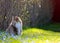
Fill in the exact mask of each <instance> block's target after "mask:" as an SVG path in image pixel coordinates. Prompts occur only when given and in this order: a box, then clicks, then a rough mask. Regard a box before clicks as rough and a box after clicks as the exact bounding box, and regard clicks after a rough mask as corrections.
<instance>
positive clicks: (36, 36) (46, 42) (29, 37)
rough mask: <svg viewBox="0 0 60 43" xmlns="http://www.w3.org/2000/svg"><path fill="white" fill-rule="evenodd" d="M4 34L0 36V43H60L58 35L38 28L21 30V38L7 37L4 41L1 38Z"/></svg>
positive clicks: (59, 34)
mask: <svg viewBox="0 0 60 43" xmlns="http://www.w3.org/2000/svg"><path fill="white" fill-rule="evenodd" d="M4 35H5V32H3V34H1V35H0V43H60V33H59V32H53V31H49V30H43V29H38V28H28V29H26V30H23V32H22V36H17V37H16V38H13V37H11V36H7V37H6V38H5V40H3V39H2V37H3V36H4Z"/></svg>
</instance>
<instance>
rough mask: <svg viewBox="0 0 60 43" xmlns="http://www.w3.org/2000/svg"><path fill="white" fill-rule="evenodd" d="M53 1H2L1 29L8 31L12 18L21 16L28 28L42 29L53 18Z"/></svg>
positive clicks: (0, 13)
mask: <svg viewBox="0 0 60 43" xmlns="http://www.w3.org/2000/svg"><path fill="white" fill-rule="evenodd" d="M52 2H53V1H51V0H0V29H4V30H5V29H6V28H7V27H8V25H9V23H10V22H11V17H12V16H19V17H21V19H22V21H23V25H24V26H25V27H26V26H27V27H42V26H46V25H48V24H50V23H51V22H52V21H51V19H52V17H53V7H54V6H53V3H52Z"/></svg>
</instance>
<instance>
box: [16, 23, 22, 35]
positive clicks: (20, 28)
mask: <svg viewBox="0 0 60 43" xmlns="http://www.w3.org/2000/svg"><path fill="white" fill-rule="evenodd" d="M15 27H16V28H17V31H18V34H21V31H22V24H21V23H20V22H16V25H15Z"/></svg>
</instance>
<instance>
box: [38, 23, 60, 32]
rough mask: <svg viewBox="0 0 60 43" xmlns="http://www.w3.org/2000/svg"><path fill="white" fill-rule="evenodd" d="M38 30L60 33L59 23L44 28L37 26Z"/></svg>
mask: <svg viewBox="0 0 60 43" xmlns="http://www.w3.org/2000/svg"><path fill="white" fill-rule="evenodd" d="M38 28H40V29H44V30H51V31H54V32H60V23H50V24H47V25H44V26H39V27H38Z"/></svg>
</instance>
